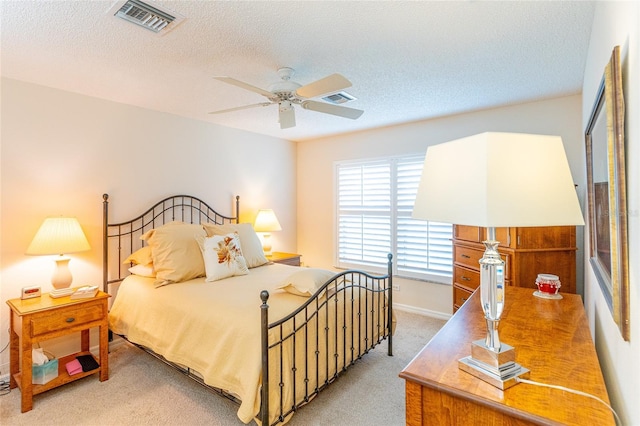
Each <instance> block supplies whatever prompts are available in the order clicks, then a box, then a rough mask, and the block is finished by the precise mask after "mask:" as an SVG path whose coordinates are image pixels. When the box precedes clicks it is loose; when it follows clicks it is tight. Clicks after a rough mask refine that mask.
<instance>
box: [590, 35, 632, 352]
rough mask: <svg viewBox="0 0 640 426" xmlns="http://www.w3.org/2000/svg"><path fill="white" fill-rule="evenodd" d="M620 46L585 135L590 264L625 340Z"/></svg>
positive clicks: (626, 281)
mask: <svg viewBox="0 0 640 426" xmlns="http://www.w3.org/2000/svg"><path fill="white" fill-rule="evenodd" d="M624 136H625V135H624V93H623V88H622V70H621V65H620V46H616V47H615V48H614V49H613V52H612V54H611V58H610V60H609V62H608V63H607V65H606V67H605V70H604V75H603V77H602V80H601V83H600V87H599V89H598V93H597V95H596V99H595V102H594V106H593V109H592V112H591V116H590V118H589V121H588V123H587V127H586V130H585V144H586V156H587V196H588V211H589V223H588V226H589V236H590V239H589V246H590V250H589V261H590V264H591V266H592V268H593V271H594V273H595V276H596V278H597V280H598V283H599V285H600V288H601V290H602V293H603V295H604V297H605V300H606V301H607V304H608V305H609V309H610V310H611V314H612V316H613V319H614V321H615V322H616V324H617V325H618V328H619V329H620V333H621V335H622V337H623V338H624V340H629V330H630V324H629V277H628V240H627V193H626V191H627V189H626V174H625V137H624Z"/></svg>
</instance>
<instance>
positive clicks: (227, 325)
mask: <svg viewBox="0 0 640 426" xmlns="http://www.w3.org/2000/svg"><path fill="white" fill-rule="evenodd" d="M298 270H299V268H296V267H292V266H288V265H283V264H270V265H265V266H261V267H258V268H253V269H251V270H250V273H249V274H248V275H243V276H236V277H231V278H226V279H223V280H220V281H215V282H205V281H204V278H198V279H194V280H190V281H186V282H183V283H177V284H171V285H167V286H164V287H160V288H154V285H153V281H154V280H153V279H152V278H142V277H139V276H134V275H132V276H129V277H127V278H126V279H125V280H124V281H123V282H122V284H121V285H120V288H119V289H118V294H117V296H116V298H115V300H114V303H113V306H112V308H111V311H110V313H109V324H110V327H111V329H112V330H113V332H115V333H117V334H120V335H124V336H126V337H127V339H129V340H130V341H131V342H134V343H137V344H140V345H143V346H145V347H147V348H149V349H151V350H153V351H154V352H156V353H158V354H160V355H162V356H163V357H165V358H166V359H167V360H169V361H171V362H174V363H178V364H181V365H184V366H187V367H189V368H191V369H193V370H195V371H197V372H198V373H199V374H200V375H201V376H202V378H203V380H204V382H205V383H206V384H208V385H210V386H213V387H216V388H220V389H224V390H226V391H228V392H230V393H232V394H234V395H236V396H237V397H238V398H239V399H240V400H241V404H240V408H239V409H238V413H237V414H238V417H239V418H240V420H242V421H243V422H244V423H249V422H251V420H253V419H255V418H256V416H258V414H259V411H260V387H261V348H260V337H261V336H260V305H261V303H262V302H261V300H260V297H259V296H260V292H261V291H262V290H267V291H269V294H270V297H269V300H268V304H269V322H270V323H273V322H274V321H276V320H278V319H280V318H283V317H285V316H286V315H288V314H289V313H291V312H293V311H294V310H295V309H296V308H297V307H299V306H300V305H302V304H303V303H304V302H306V300H307V298H306V297H300V296H296V295H293V294H289V293H286V292H284V291H283V290H279V289H276V287H277V286H278V285H280V284H282V282H283V281H284V280H285V279H286V278H287V277H289V276H290V275H291V274H293V273H294V272H296V271H298ZM349 316H350V315H349ZM331 322H332V323H333V322H334V320H331ZM356 322H357V321H356ZM283 331H285V334H286V330H283ZM311 332H312V331H309V330H305V334H308V333H311ZM378 333H379V331H378V330H375V331H373V332H372V333H371V336H369V338H377V335H378ZM279 334H280V332H279V331H271V332H270V341H274V338H277V337H279ZM367 334H368V333H367ZM374 335H375V336H374ZM364 337H365V336H360V339H358V338H357V337H356V338H355V339H354V340H356V341H357V340H361V341H362V340H363V339H364ZM313 340H315V338H313ZM323 340H324V339H321V342H322V341H323ZM354 343H355V342H354ZM301 345H302V340H300V342H297V343H296V345H295V346H301ZM322 346H325V345H324V344H323V345H322ZM329 346H331V347H332V348H331V350H334V349H335V348H333V346H334V345H333V344H329ZM340 346H343V344H340ZM351 346H353V345H352V344H351V342H347V347H348V348H349V347H351ZM355 346H357V343H355ZM285 347H286V346H285ZM320 350H326V348H320ZM272 352H273V351H270V354H271V353H272ZM278 352H279V353H280V352H281V357H282V360H283V365H284V366H290V365H291V364H292V362H293V358H294V357H295V358H296V359H297V360H298V362H300V360H301V357H302V356H303V355H302V350H295V351H293V352H292V349H291V343H288V349H287V350H284V351H280V350H278ZM341 352H342V350H341ZM294 354H295V355H294ZM270 356H272V355H270ZM347 362H349V360H348V359H347ZM338 364H339V365H336V366H335V368H334V366H333V365H331V366H327V365H326V363H322V365H321V366H319V370H320V371H325V370H326V372H327V373H328V374H332V372H333V371H336V370H340V369H341V368H342V366H343V365H344V362H342V359H340V362H339V363H338ZM274 365H275V363H273V362H271V366H272V368H270V375H271V380H270V382H271V383H270V388H273V387H277V386H278V383H277V382H278V381H280V380H284V381H285V382H287V381H295V382H298V383H300V382H301V381H303V380H304V379H303V378H302V377H296V378H295V380H293V379H291V378H286V377H285V378H284V379H281V378H276V377H274V376H276V371H274V370H273V366H274ZM327 367H329V368H328V369H327ZM329 370H331V371H329ZM314 373H315V372H314ZM323 375H324V374H323ZM313 376H316V374H313ZM274 379H275V380H274ZM318 380H322V377H320V378H319V379H318ZM313 381H314V382H316V381H317V380H313ZM314 385H315V384H314ZM301 388H302V386H298V390H297V391H296V394H300V393H301V392H302V390H303V389H301ZM285 394H291V392H290V391H289V392H285ZM290 397H291V398H292V397H293V396H292V395H290ZM301 397H302V396H298V395H296V399H298V400H299V399H300V398H301ZM288 398H289V397H286V398H285V402H284V404H287V403H288V402H287V401H286V399H288ZM269 400H270V410H269V411H270V419H271V421H273V420H274V419H275V418H277V416H278V415H279V413H280V408H281V403H280V400H279V397H278V395H277V394H276V392H275V389H274V391H273V392H271V391H270V395H269Z"/></svg>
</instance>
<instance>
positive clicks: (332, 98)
mask: <svg viewBox="0 0 640 426" xmlns="http://www.w3.org/2000/svg"><path fill="white" fill-rule="evenodd" d="M322 99H323V100H325V101H327V102H329V103H332V104H335V105H339V104H344V103H347V102H351V101H355V100H356V98H355V96H351V95H350V94H348V93H347V92H338V93H334V94H332V95H329V96H325V97H324V98H322Z"/></svg>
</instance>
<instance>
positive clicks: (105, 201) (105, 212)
mask: <svg viewBox="0 0 640 426" xmlns="http://www.w3.org/2000/svg"><path fill="white" fill-rule="evenodd" d="M108 218H109V194H102V291H104V292H105V293H109V284H107V281H108V279H109V278H108V276H109V274H108V268H109V260H108V256H109V255H108V253H107V251H108V250H109V243H108V242H107V236H108V235H107V233H108V230H107V228H108V226H107V225H108V223H109V219H108Z"/></svg>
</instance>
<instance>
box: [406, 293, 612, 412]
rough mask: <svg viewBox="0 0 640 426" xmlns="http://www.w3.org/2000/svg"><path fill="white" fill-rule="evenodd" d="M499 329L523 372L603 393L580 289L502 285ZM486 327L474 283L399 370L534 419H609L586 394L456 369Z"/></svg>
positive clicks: (604, 396) (409, 377)
mask: <svg viewBox="0 0 640 426" xmlns="http://www.w3.org/2000/svg"><path fill="white" fill-rule="evenodd" d="M499 333H500V340H501V341H502V342H503V343H507V344H509V345H511V346H513V347H515V351H516V362H518V363H519V364H520V365H522V366H523V367H526V368H528V369H529V370H530V371H531V375H530V379H529V380H532V381H536V382H540V383H545V384H551V385H556V386H563V387H566V388H571V389H575V390H578V391H580V392H586V393H588V394H591V395H594V396H596V397H598V398H600V399H602V400H604V401H607V402H608V401H609V399H608V395H607V391H606V388H605V385H604V379H603V377H602V372H601V370H600V366H599V363H598V359H597V355H596V352H595V346H594V344H593V341H592V339H591V334H590V331H589V327H588V322H587V318H586V314H585V311H584V308H583V306H582V300H581V298H580V296H578V295H576V294H563V298H562V299H560V300H553V299H541V298H538V297H535V296H534V295H533V290H532V289H529V288H518V287H507V288H506V296H505V309H504V312H503V315H502V319H501V322H500V326H499ZM485 335H486V322H485V320H484V314H483V313H482V309H481V306H480V300H479V291H476V292H475V293H474V294H473V296H472V297H471V298H470V299H469V300H468V301H467V302H466V303H465V304H464V305H463V306H462V307H461V308H460V309H459V310H458V311H457V312H456V314H455V315H454V316H453V317H452V318H451V319H450V320H449V321H448V322H447V324H445V326H444V327H443V328H442V329H441V330H440V331H439V332H438V333H437V334H436V336H434V338H433V339H432V340H431V341H430V342H429V343H428V344H427V345H426V346H425V347H424V348H423V349H422V351H421V352H420V353H419V354H418V355H417V356H416V357H415V358H414V359H413V361H411V363H410V364H409V365H408V366H407V367H406V368H405V369H404V370H403V371H402V372H401V373H400V377H402V378H404V379H406V380H408V381H412V382H416V383H419V384H421V385H422V386H426V387H430V388H433V389H436V390H438V391H440V392H445V393H449V394H452V395H455V396H457V397H461V398H464V399H468V400H473V401H474V402H476V403H478V404H483V405H490V406H492V407H494V408H495V409H497V410H504V411H509V412H512V413H513V412H516V413H518V414H519V415H522V416H524V417H528V418H532V419H538V420H541V419H549V420H553V421H557V422H561V423H565V424H589V423H594V424H614V422H613V415H612V414H611V412H610V411H609V410H608V408H607V407H605V406H604V405H603V404H601V403H599V402H598V401H595V400H593V399H592V398H588V397H585V396H580V395H576V394H573V393H569V392H566V391H563V390H557V389H549V388H548V387H540V386H535V385H531V384H527V383H520V384H518V385H516V386H514V387H512V388H509V389H506V390H504V391H503V390H500V389H498V388H496V387H494V386H492V385H490V384H488V383H485V382H483V381H482V380H480V379H478V378H476V377H474V376H472V375H471V374H469V373H466V372H465V371H463V370H460V369H459V367H458V360H459V359H461V358H464V357H466V356H468V355H470V354H471V342H472V341H474V340H478V339H484V337H485Z"/></svg>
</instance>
